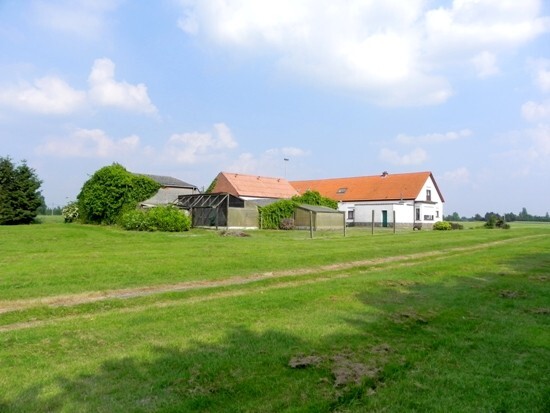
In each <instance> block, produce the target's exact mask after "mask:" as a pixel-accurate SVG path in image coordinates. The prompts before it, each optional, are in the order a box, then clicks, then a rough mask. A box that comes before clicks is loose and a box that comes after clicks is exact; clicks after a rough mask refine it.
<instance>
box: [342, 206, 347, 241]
mask: <svg viewBox="0 0 550 413" xmlns="http://www.w3.org/2000/svg"><path fill="white" fill-rule="evenodd" d="M342 221H344V238H345V237H346V212H345V211H342Z"/></svg>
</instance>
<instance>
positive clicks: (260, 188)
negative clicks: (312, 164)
mask: <svg viewBox="0 0 550 413" xmlns="http://www.w3.org/2000/svg"><path fill="white" fill-rule="evenodd" d="M216 179H217V181H216V185H215V187H214V189H213V190H212V192H214V193H218V192H226V193H229V194H231V195H235V196H247V197H255V198H282V199H287V198H291V197H293V196H294V195H298V192H297V191H296V189H294V187H293V186H292V185H290V182H288V181H287V180H286V179H284V178H269V177H266V176H258V175H243V174H236V173H230V172H220V173H219V174H218V176H217V178H216Z"/></svg>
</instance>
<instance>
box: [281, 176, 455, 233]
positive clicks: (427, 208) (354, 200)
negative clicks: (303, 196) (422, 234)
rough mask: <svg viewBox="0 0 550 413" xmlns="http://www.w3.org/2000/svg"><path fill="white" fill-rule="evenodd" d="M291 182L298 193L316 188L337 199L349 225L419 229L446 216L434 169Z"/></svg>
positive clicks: (323, 193)
mask: <svg viewBox="0 0 550 413" xmlns="http://www.w3.org/2000/svg"><path fill="white" fill-rule="evenodd" d="M291 185H292V186H293V187H294V188H295V189H296V191H298V192H299V193H304V192H305V191H307V190H314V191H317V192H319V193H320V194H321V195H323V196H326V197H328V198H332V199H335V200H337V201H338V209H339V210H340V211H343V212H345V214H346V223H347V225H348V226H361V225H372V224H374V225H375V226H381V227H388V226H405V227H413V228H417V229H420V228H422V227H431V226H432V225H433V223H434V222H437V221H441V220H442V217H443V203H444V202H445V201H444V199H443V195H442V194H441V191H440V190H439V187H438V186H437V183H436V181H435V179H434V177H433V175H432V173H431V172H413V173H403V174H389V173H387V172H384V173H382V174H380V175H376V176H360V177H352V178H333V179H319V180H308V181H293V182H291ZM394 217H395V218H394ZM394 219H395V221H394Z"/></svg>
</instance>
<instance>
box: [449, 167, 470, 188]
mask: <svg viewBox="0 0 550 413" xmlns="http://www.w3.org/2000/svg"><path fill="white" fill-rule="evenodd" d="M442 181H446V182H449V183H452V184H467V183H468V182H470V171H469V170H468V168H465V167H461V168H458V169H455V170H453V171H447V172H445V173H444V174H443V176H442Z"/></svg>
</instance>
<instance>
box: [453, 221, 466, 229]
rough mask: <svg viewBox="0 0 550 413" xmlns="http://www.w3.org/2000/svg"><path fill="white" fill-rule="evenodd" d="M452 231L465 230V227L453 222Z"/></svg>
mask: <svg viewBox="0 0 550 413" xmlns="http://www.w3.org/2000/svg"><path fill="white" fill-rule="evenodd" d="M451 229H464V225H462V224H459V223H458V222H451Z"/></svg>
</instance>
